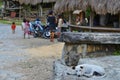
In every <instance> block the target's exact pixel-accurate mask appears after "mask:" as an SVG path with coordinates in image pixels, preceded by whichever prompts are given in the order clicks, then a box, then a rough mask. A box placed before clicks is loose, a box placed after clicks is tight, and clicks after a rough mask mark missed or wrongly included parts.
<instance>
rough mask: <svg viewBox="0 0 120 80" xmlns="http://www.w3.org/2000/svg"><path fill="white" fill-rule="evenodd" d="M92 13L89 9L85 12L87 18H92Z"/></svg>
mask: <svg viewBox="0 0 120 80" xmlns="http://www.w3.org/2000/svg"><path fill="white" fill-rule="evenodd" d="M90 13H91V9H90V8H87V10H86V12H85V16H86V17H87V18H88V17H89V16H90Z"/></svg>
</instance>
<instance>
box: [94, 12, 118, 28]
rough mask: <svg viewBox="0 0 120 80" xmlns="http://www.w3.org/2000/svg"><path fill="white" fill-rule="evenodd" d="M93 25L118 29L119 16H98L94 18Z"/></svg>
mask: <svg viewBox="0 0 120 80" xmlns="http://www.w3.org/2000/svg"><path fill="white" fill-rule="evenodd" d="M93 25H94V26H103V27H104V26H108V27H114V28H118V27H119V15H111V14H106V15H98V14H96V15H95V16H94V21H93Z"/></svg>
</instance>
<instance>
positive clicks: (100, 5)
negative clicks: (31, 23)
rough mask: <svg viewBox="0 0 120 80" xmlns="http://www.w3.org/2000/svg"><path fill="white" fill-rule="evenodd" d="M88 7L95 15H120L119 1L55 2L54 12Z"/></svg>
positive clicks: (61, 0)
mask: <svg viewBox="0 0 120 80" xmlns="http://www.w3.org/2000/svg"><path fill="white" fill-rule="evenodd" d="M88 7H90V8H91V10H92V11H95V12H96V13H97V14H106V13H111V14H117V13H120V0H57V2H56V4H55V6H54V9H55V11H56V12H61V11H73V10H75V9H82V10H83V11H85V10H86V9H87V8H88Z"/></svg>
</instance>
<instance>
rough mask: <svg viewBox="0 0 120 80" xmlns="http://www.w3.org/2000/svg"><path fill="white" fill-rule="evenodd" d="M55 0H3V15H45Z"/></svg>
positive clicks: (20, 16)
mask: <svg viewBox="0 0 120 80" xmlns="http://www.w3.org/2000/svg"><path fill="white" fill-rule="evenodd" d="M54 4H55V0H3V6H4V8H3V12H2V13H3V17H19V18H22V17H29V18H30V17H34V18H35V17H45V16H46V14H47V12H48V10H50V9H53V6H54Z"/></svg>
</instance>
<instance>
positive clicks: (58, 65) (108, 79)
mask: <svg viewBox="0 0 120 80" xmlns="http://www.w3.org/2000/svg"><path fill="white" fill-rule="evenodd" d="M83 63H88V64H94V65H99V66H101V67H103V68H105V71H106V76H104V77H97V76H93V77H91V78H87V77H84V76H81V77H77V76H76V75H68V74H67V73H73V74H74V73H75V71H74V70H72V69H71V67H68V66H65V65H63V63H62V62H61V60H57V61H55V63H54V65H53V66H54V80H120V76H119V75H120V62H119V56H117V57H116V56H109V57H103V58H92V59H90V58H85V59H80V61H79V64H83Z"/></svg>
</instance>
